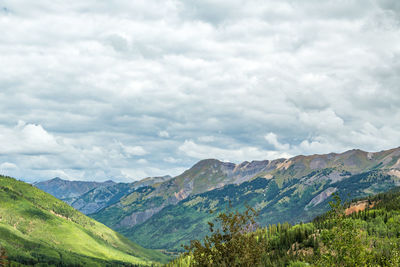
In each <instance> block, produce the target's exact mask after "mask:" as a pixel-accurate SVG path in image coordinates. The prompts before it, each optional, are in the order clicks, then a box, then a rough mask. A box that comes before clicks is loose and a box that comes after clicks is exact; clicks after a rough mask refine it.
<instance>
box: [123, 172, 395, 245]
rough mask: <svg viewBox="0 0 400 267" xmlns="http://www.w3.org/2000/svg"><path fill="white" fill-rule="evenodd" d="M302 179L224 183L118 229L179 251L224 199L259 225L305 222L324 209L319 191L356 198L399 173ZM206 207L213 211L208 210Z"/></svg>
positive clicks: (382, 187)
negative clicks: (251, 212) (250, 211)
mask: <svg viewBox="0 0 400 267" xmlns="http://www.w3.org/2000/svg"><path fill="white" fill-rule="evenodd" d="M309 179H310V178H309ZM306 182H307V180H303V181H301V179H292V180H291V181H290V182H287V183H284V184H283V185H282V187H279V185H278V184H277V183H276V181H274V180H272V179H270V180H267V179H265V178H257V179H254V180H252V181H249V182H244V183H242V184H240V185H227V186H225V187H223V188H220V189H215V190H212V191H209V192H205V193H202V194H198V195H194V196H191V197H188V198H186V199H185V200H183V201H181V202H179V203H178V204H177V205H170V206H168V207H166V208H164V209H163V210H162V211H160V212H159V213H158V214H156V215H154V216H153V217H152V218H150V219H149V220H148V221H146V222H145V223H143V224H138V225H136V226H134V227H132V228H127V229H123V230H122V233H124V234H125V235H126V236H127V237H129V238H131V239H132V240H136V241H137V242H138V243H139V244H141V245H143V246H145V247H149V248H165V249H174V250H181V244H188V243H189V241H190V240H192V239H199V238H202V237H203V236H205V235H206V234H209V231H208V225H207V222H208V221H211V220H212V219H213V218H214V217H215V216H216V214H217V213H218V212H222V211H224V210H225V209H226V207H227V205H228V201H229V202H230V204H231V205H232V208H234V209H236V210H239V211H243V210H245V208H246V204H247V205H249V206H251V207H254V208H255V209H257V210H258V211H259V213H260V215H259V218H258V223H259V224H260V225H261V226H264V225H268V224H275V223H282V222H285V221H286V222H290V223H297V222H300V221H310V220H312V218H314V217H315V216H317V215H319V214H321V213H323V212H325V211H326V210H327V209H328V208H329V205H328V202H329V201H330V200H331V197H330V195H329V194H327V195H326V197H325V198H321V199H319V198H318V196H320V195H323V194H324V192H331V193H333V192H337V193H338V194H339V195H340V196H341V197H342V198H343V199H349V198H354V197H362V196H366V195H369V194H370V193H377V192H384V191H386V190H388V189H390V188H392V187H394V186H395V185H396V184H398V183H399V178H398V177H396V176H391V175H389V174H388V173H387V171H380V170H379V171H377V170H373V171H367V172H365V173H361V174H356V175H353V176H350V177H349V178H347V179H345V180H341V181H338V182H334V183H327V182H324V181H322V182H314V183H313V184H312V185H307V186H305V183H306ZM331 188H333V190H330V189H331ZM315 199H318V201H315ZM210 210H213V211H216V212H214V213H213V214H210V213H209V211H210Z"/></svg>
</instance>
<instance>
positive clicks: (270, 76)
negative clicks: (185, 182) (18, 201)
mask: <svg viewBox="0 0 400 267" xmlns="http://www.w3.org/2000/svg"><path fill="white" fill-rule="evenodd" d="M397 2H398V1H386V0H385V1H372V0H371V1H361V0H358V1H356V0H354V1H346V3H344V2H343V3H341V5H338V4H337V1H316V0H315V1H294V0H293V1H292V0H288V1H279V2H278V1H258V0H254V1H239V0H238V1H230V2H227V1H213V2H211V1H159V0H150V1H128V0H126V1H113V2H99V1H91V0H90V1H84V2H82V1H72V2H69V3H68V4H66V3H61V2H55V1H45V0H40V1H34V2H29V3H26V1H8V0H7V1H3V2H2V6H1V8H2V10H3V11H1V12H0V31H1V32H2V42H1V43H0V61H1V62H5V65H6V66H7V68H2V69H0V89H1V90H0V104H1V105H0V129H1V130H2V131H1V133H0V148H1V150H2V152H1V154H0V166H2V167H0V171H1V172H4V173H6V174H12V175H15V176H17V177H23V178H24V179H30V180H37V179H45V178H52V176H55V175H58V176H62V177H64V178H69V179H89V180H90V179H98V180H103V179H110V178H112V179H117V180H124V181H129V180H134V179H139V178H142V177H144V176H152V175H165V174H171V175H176V174H179V172H180V171H182V170H184V169H185V168H188V167H190V165H192V164H193V163H194V162H195V161H197V160H198V159H200V158H202V157H207V158H208V157H221V159H229V160H232V161H236V162H237V161H240V160H252V159H272V158H274V157H280V156H283V155H286V156H289V155H296V154H312V153H329V152H332V151H334V152H340V151H342V150H345V149H349V148H361V149H365V150H381V149H386V148H391V147H397V146H398V145H399V143H400V139H399V138H400V124H399V122H398V119H396V118H399V117H400V109H399V108H398V104H397V103H398V102H399V101H400V88H399V84H400V83H399V77H400V75H399V74H400V67H399V66H400V65H399V62H400V61H399V57H400V50H399V48H398V45H397V44H398V43H399V42H400V40H399V39H400V37H399V36H400V34H399V33H400V32H399V31H400V29H399V27H398V26H399V16H398V15H399V6H398V3H397ZM4 8H6V10H7V12H5V9H4ZM18 121H25V122H26V123H25V126H24V127H27V126H29V127H28V128H32V129H33V130H32V131H28V132H27V133H25V134H24V133H23V132H22V131H23V129H24V128H23V127H22V128H18V127H17V126H16V125H17V124H18ZM31 125H32V126H31ZM21 129H22V130H21ZM37 132H41V133H42V135H39V136H38V135H35V134H36V133H37ZM9 144H14V145H13V146H9Z"/></svg>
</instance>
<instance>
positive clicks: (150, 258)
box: [0, 176, 168, 266]
mask: <svg viewBox="0 0 400 267" xmlns="http://www.w3.org/2000/svg"><path fill="white" fill-rule="evenodd" d="M0 244H1V245H2V246H3V247H5V248H6V250H7V252H8V255H9V258H10V259H11V260H13V261H16V262H21V263H25V264H28V263H30V264H33V263H38V262H48V263H53V264H54V263H57V264H61V265H62V264H63V263H65V262H69V263H71V264H72V263H73V262H75V261H76V262H78V263H79V262H80V261H81V262H83V263H88V264H89V263H90V265H99V266H104V263H107V262H108V263H114V264H117V265H118V264H120V265H123V264H124V263H126V264H134V265H151V264H155V263H157V262H165V261H166V260H167V259H168V257H167V256H165V255H163V254H162V253H160V252H157V251H153V250H148V249H144V248H142V247H140V246H139V245H137V244H135V243H133V242H132V241H130V240H128V239H127V238H125V237H123V236H122V235H120V234H118V233H117V232H115V231H113V230H111V229H109V228H108V227H106V226H104V225H103V224H101V223H99V222H97V221H95V220H93V219H91V218H88V217H86V216H85V215H83V214H82V213H80V212H78V211H76V210H74V209H73V208H72V207H70V206H68V205H67V204H65V203H64V202H62V201H60V200H58V199H56V198H54V197H53V196H51V195H49V194H47V193H45V192H43V191H41V190H39V189H37V188H35V187H33V186H31V185H29V184H26V183H24V182H20V181H17V180H15V179H13V178H9V177H4V176H0ZM67 265H68V264H67ZM78 265H79V264H78ZM81 265H85V264H81Z"/></svg>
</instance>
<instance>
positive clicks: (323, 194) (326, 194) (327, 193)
mask: <svg viewBox="0 0 400 267" xmlns="http://www.w3.org/2000/svg"><path fill="white" fill-rule="evenodd" d="M336 191H337V188H335V187H328V188H327V189H325V190H324V191H322V192H321V193H319V194H318V195H317V196H316V197H314V198H313V199H312V200H311V201H310V202H309V203H308V204H307V206H306V207H305V208H304V210H308V209H309V208H310V207H315V206H317V205H318V204H320V203H322V202H323V201H324V200H325V199H327V198H328V197H330V196H331V195H332V194H333V193H335V192H336Z"/></svg>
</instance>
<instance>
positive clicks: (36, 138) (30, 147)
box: [0, 121, 63, 155]
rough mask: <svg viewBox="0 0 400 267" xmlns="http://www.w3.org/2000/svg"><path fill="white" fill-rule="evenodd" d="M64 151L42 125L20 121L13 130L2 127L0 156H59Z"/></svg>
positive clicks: (0, 130)
mask: <svg viewBox="0 0 400 267" xmlns="http://www.w3.org/2000/svg"><path fill="white" fill-rule="evenodd" d="M62 151H63V147H62V145H61V144H60V143H59V140H57V138H56V137H55V136H53V135H51V134H50V133H48V132H47V131H46V130H44V129H43V127H42V126H41V125H34V124H26V123H25V122H23V121H19V122H18V125H17V126H15V127H13V128H8V127H1V126H0V154H3V155H7V154H28V155H29V154H57V153H61V152H62Z"/></svg>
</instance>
